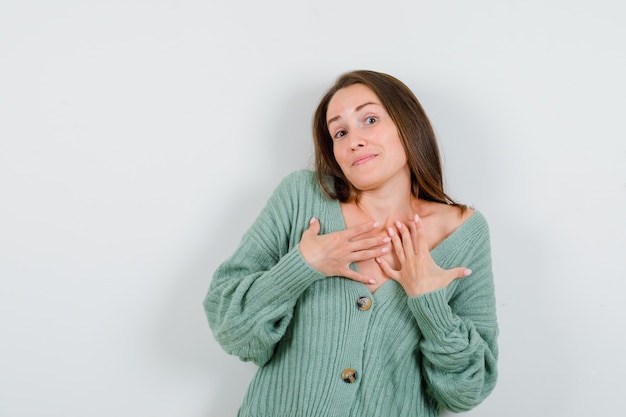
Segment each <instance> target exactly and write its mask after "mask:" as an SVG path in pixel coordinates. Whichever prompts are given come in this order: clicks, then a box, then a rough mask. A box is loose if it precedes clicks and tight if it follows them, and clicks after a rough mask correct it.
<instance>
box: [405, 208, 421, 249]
mask: <svg viewBox="0 0 626 417" xmlns="http://www.w3.org/2000/svg"><path fill="white" fill-rule="evenodd" d="M417 219H419V217H417V215H415V218H414V219H413V221H410V222H409V225H408V227H409V232H410V233H411V243H413V250H417V226H416V224H417Z"/></svg>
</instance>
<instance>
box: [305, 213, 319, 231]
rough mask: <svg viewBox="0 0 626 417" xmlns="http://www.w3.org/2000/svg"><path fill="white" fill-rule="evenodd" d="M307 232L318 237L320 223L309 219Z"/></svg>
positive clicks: (313, 218)
mask: <svg viewBox="0 0 626 417" xmlns="http://www.w3.org/2000/svg"><path fill="white" fill-rule="evenodd" d="M307 232H310V233H313V234H314V235H318V234H319V233H320V222H319V220H317V219H316V218H315V217H311V220H309V228H308V229H307Z"/></svg>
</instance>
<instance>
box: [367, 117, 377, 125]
mask: <svg viewBox="0 0 626 417" xmlns="http://www.w3.org/2000/svg"><path fill="white" fill-rule="evenodd" d="M377 120H378V119H377V118H376V117H374V116H370V117H368V118H366V119H365V124H366V125H372V124H374V123H376V121H377Z"/></svg>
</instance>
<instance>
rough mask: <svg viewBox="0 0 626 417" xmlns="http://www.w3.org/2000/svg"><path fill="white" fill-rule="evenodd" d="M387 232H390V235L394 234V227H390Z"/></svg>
mask: <svg viewBox="0 0 626 417" xmlns="http://www.w3.org/2000/svg"><path fill="white" fill-rule="evenodd" d="M387 233H389V236H393V229H392V228H391V227H390V228H389V229H387Z"/></svg>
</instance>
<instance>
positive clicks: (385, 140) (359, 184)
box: [326, 84, 410, 191]
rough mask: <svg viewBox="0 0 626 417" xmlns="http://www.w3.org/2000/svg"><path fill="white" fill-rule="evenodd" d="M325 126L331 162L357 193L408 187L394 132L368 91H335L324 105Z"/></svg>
mask: <svg viewBox="0 0 626 417" xmlns="http://www.w3.org/2000/svg"><path fill="white" fill-rule="evenodd" d="M326 123H327V126H328V131H329V133H330V137H331V138H332V140H333V153H334V155H335V160H336V161H337V163H338V164H339V167H340V168H341V170H342V171H343V174H344V175H345V176H346V178H347V179H348V181H350V183H351V184H352V185H353V186H354V187H355V188H356V189H357V190H359V191H370V190H375V189H378V188H380V187H383V186H385V185H389V184H393V183H398V184H401V185H402V186H406V182H408V184H409V186H410V171H409V167H408V165H407V159H406V154H405V152H404V147H403V146H402V143H401V141H400V136H399V134H398V129H397V127H396V125H395V124H394V123H393V120H391V117H390V116H389V114H388V113H387V110H385V108H384V107H383V105H382V103H381V102H380V100H379V98H378V97H377V96H376V94H374V92H373V91H372V90H371V89H370V88H369V87H367V86H365V85H363V84H353V85H351V86H349V87H345V88H342V89H341V90H339V91H337V92H336V93H335V95H334V96H333V97H332V98H331V100H330V102H329V103H328V110H327V113H326Z"/></svg>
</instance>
